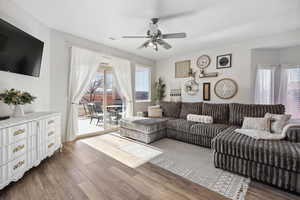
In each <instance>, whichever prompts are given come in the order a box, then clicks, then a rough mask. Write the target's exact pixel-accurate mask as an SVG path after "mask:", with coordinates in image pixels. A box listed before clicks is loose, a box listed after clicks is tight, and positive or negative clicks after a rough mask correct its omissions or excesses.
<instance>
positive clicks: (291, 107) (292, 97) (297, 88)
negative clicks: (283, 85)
mask: <svg viewBox="0 0 300 200" xmlns="http://www.w3.org/2000/svg"><path fill="white" fill-rule="evenodd" d="M286 98H287V99H286V111H287V113H290V114H292V116H293V118H297V119H300V67H298V68H290V69H287V97H286Z"/></svg>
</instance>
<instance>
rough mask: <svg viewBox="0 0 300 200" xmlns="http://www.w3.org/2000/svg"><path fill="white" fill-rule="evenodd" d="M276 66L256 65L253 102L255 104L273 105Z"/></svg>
mask: <svg viewBox="0 0 300 200" xmlns="http://www.w3.org/2000/svg"><path fill="white" fill-rule="evenodd" d="M277 69H278V66H276V65H258V66H257V69H256V80H255V92H254V102H255V103H256V104H274V103H275V101H276V99H275V72H276V70H277Z"/></svg>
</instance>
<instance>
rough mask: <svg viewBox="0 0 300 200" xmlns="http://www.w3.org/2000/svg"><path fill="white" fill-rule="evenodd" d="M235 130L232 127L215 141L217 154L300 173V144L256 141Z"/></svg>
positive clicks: (284, 141) (214, 147)
mask: <svg viewBox="0 0 300 200" xmlns="http://www.w3.org/2000/svg"><path fill="white" fill-rule="evenodd" d="M234 130H235V127H230V128H228V129H226V130H224V131H223V132H221V133H220V134H219V135H217V136H216V137H215V138H214V139H213V141H212V148H213V149H214V150H215V152H218V153H222V154H225V155H230V156H233V157H238V158H242V159H246V160H250V161H254V162H258V163H262V164H266V165H270V166H274V167H280V168H282V169H286V170H291V171H294V172H300V143H295V142H289V141H286V140H256V139H254V138H251V137H248V136H246V135H243V134H240V133H236V132H235V131H234Z"/></svg>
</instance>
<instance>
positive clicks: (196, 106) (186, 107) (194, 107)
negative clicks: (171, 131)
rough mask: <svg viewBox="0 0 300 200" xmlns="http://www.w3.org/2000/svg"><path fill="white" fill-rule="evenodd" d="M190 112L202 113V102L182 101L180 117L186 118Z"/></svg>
mask: <svg viewBox="0 0 300 200" xmlns="http://www.w3.org/2000/svg"><path fill="white" fill-rule="evenodd" d="M188 114H195V115H201V114H202V102H199V103H182V104H181V111H180V118H181V119H186V117H187V115H188Z"/></svg>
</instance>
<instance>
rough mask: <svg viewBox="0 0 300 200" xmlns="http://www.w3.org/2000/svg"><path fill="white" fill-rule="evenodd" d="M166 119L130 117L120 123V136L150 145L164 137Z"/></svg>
mask: <svg viewBox="0 0 300 200" xmlns="http://www.w3.org/2000/svg"><path fill="white" fill-rule="evenodd" d="M166 121H167V120H166V119H159V118H145V117H132V118H125V119H122V120H121V121H120V126H121V128H120V130H121V131H120V132H121V136H124V137H128V138H131V139H135V140H138V141H141V142H144V143H147V144H149V143H151V142H154V141H156V140H159V139H161V138H163V137H165V136H166Z"/></svg>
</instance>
